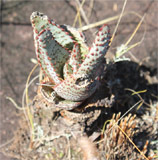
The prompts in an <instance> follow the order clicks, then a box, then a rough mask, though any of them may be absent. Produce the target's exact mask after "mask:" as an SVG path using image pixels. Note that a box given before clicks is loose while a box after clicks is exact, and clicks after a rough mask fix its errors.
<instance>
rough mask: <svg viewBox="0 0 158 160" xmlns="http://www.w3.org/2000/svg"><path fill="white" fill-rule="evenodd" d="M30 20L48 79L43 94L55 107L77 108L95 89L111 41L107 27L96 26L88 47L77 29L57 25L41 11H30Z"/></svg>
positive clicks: (36, 46)
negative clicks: (93, 39)
mask: <svg viewBox="0 0 158 160" xmlns="http://www.w3.org/2000/svg"><path fill="white" fill-rule="evenodd" d="M31 23H32V27H33V33H34V42H35V49H36V55H37V59H38V62H39V64H40V66H41V69H42V70H43V73H44V75H45V77H47V79H48V80H47V81H46V80H44V82H43V83H45V85H44V86H43V87H42V88H41V93H42V95H43V96H44V97H45V98H46V99H47V100H48V101H49V102H50V103H53V105H54V106H55V107H59V108H62V109H67V110H70V109H73V108H75V107H77V106H78V105H80V104H81V103H82V102H83V101H84V100H85V99H87V98H88V97H90V96H91V95H92V94H93V93H94V92H95V91H96V89H97V88H98V85H99V77H100V76H101V74H102V71H103V60H104V56H105V54H106V52H107V50H108V48H109V43H110V31H109V27H108V26H107V25H103V26H102V27H101V28H100V29H99V31H98V33H97V35H96V38H95V41H94V43H93V44H92V47H91V48H90V49H89V47H88V46H87V45H86V43H85V39H84V36H83V34H82V33H81V32H79V31H78V30H77V29H76V28H73V27H70V26H68V25H58V24H56V23H55V22H54V21H53V20H50V19H49V18H48V17H47V16H46V15H44V14H43V13H40V12H33V13H32V15H31ZM50 85H51V86H50ZM45 86H47V87H45ZM46 88H47V89H46Z"/></svg>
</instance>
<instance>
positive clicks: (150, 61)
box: [0, 0, 158, 160]
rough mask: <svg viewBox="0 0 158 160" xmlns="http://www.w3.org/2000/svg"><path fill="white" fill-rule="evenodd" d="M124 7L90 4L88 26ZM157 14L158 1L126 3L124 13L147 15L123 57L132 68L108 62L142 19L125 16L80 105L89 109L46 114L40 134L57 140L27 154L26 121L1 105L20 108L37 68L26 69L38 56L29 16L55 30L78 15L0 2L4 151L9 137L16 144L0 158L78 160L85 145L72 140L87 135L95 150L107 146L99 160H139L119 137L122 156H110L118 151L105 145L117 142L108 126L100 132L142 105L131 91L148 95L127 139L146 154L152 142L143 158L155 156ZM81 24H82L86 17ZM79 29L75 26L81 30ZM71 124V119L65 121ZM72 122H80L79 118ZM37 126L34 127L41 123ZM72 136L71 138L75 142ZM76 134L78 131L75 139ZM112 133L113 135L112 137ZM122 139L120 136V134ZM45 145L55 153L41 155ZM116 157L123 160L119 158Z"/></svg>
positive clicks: (69, 8) (68, 7)
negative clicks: (95, 83) (97, 80)
mask: <svg viewBox="0 0 158 160" xmlns="http://www.w3.org/2000/svg"><path fill="white" fill-rule="evenodd" d="M90 2H91V1H86V3H85V5H84V7H83V9H84V10H85V12H86V13H87V15H88V13H89V12H90ZM61 6H62V7H61ZM122 6H123V1H119V2H117V1H94V4H93V9H92V12H91V16H90V17H89V18H88V20H89V22H90V23H94V22H97V21H99V20H103V19H105V18H108V17H112V16H115V15H118V14H119V13H120V12H121V9H122ZM157 8H158V2H157V1H148V0H145V1H144V0H141V1H134V2H131V1H130V2H127V6H126V8H125V11H134V12H136V13H139V14H140V15H144V13H146V16H145V23H143V25H142V26H141V27H140V29H139V30H138V32H137V34H136V36H135V37H134V39H133V40H132V42H131V44H134V43H136V42H138V41H140V40H141V38H142V37H143V34H144V31H145V27H146V34H145V37H144V40H143V41H142V43H141V44H140V45H139V46H137V47H135V48H133V49H132V50H131V52H130V53H127V54H126V57H127V58H130V59H131V61H127V60H126V61H120V62H117V63H115V64H114V63H109V61H112V58H113V57H114V54H115V52H116V47H118V46H120V45H121V44H123V43H125V42H126V41H127V40H128V38H129V37H130V35H131V33H132V32H133V31H134V29H135V27H136V26H137V24H138V23H139V21H140V19H139V18H137V17H136V16H134V15H128V16H126V17H124V18H123V19H122V20H121V23H120V25H119V28H118V31H117V34H116V37H115V38H114V41H113V42H112V45H111V47H110V50H109V51H108V55H107V64H108V65H107V68H106V69H105V72H104V73H103V76H102V80H101V86H100V88H99V89H98V91H97V92H96V93H95V94H94V95H93V96H92V97H91V98H90V99H88V100H87V101H86V102H85V103H84V104H83V105H84V106H87V109H84V110H83V111H82V113H80V112H79V113H78V112H77V111H74V112H66V111H62V112H55V113H56V114H54V111H53V112H51V114H50V115H49V114H48V113H44V115H45V114H46V115H49V116H50V119H47V120H48V121H45V120H44V119H42V121H40V123H42V126H43V127H44V128H43V129H44V131H45V132H48V133H49V134H53V136H52V137H57V138H55V140H51V141H50V143H49V141H47V142H46V143H44V142H42V143H39V144H36V146H35V147H33V150H31V151H30V150H29V149H30V133H29V127H28V126H27V123H26V121H25V120H24V118H23V117H24V115H23V114H22V112H21V111H19V110H18V109H16V108H15V107H14V105H13V104H12V103H11V102H10V101H9V100H7V99H6V97H12V99H14V100H15V102H16V103H17V104H18V105H19V106H21V105H22V104H21V99H22V93H23V90H24V88H25V82H26V79H27V76H28V74H29V72H30V71H31V69H32V68H33V66H34V64H33V63H32V62H31V58H36V57H35V53H34V45H33V44H34V43H33V34H32V28H31V25H30V21H29V17H30V15H31V13H32V12H33V11H36V10H38V11H40V12H43V13H45V14H47V15H48V16H49V17H50V18H53V19H54V20H55V21H56V22H57V23H59V24H69V25H72V24H73V21H74V19H75V16H76V2H75V1H60V2H58V1H53V2H51V1H47V2H40V3H39V2H37V1H29V2H27V1H15V2H11V1H2V11H1V13H2V19H1V20H2V22H1V23H2V32H1V36H2V39H1V46H2V49H1V50H2V52H1V53H2V55H1V71H2V72H1V92H0V94H1V116H0V121H1V125H0V130H1V144H5V143H6V142H10V140H12V139H13V137H14V136H15V137H14V140H13V141H14V143H12V142H13V141H11V142H10V143H9V145H6V146H4V147H2V148H3V149H6V148H9V147H10V148H11V149H10V151H9V152H6V153H7V154H6V155H4V154H2V153H0V154H1V155H0V157H1V159H3V160H11V159H12V160H13V159H14V158H10V157H8V156H9V155H12V157H14V156H15V155H17V157H16V156H15V157H16V158H19V157H20V159H27V160H29V159H33V157H34V159H40V158H41V159H43V158H45V159H46V158H47V157H48V158H47V159H52V158H54V159H68V158H70V157H69V156H70V154H71V158H72V159H82V156H86V155H85V154H84V152H81V151H82V150H83V148H84V145H82V143H81V142H78V140H77V139H78V138H79V137H81V139H82V137H83V136H85V134H86V135H87V136H88V137H89V138H90V140H92V141H93V140H95V143H96V142H99V140H102V139H104V140H105V142H106V143H105V142H104V143H99V144H98V145H97V149H98V150H99V151H98V152H99V153H100V156H101V158H102V159H105V158H107V157H108V156H109V155H108V154H103V153H107V152H109V153H110V155H111V157H110V158H111V159H121V158H122V159H124V158H125V157H126V158H127V157H128V158H129V157H130V159H132V158H133V159H135V158H136V159H138V158H142V155H140V153H138V152H137V151H135V150H134V147H133V145H131V144H130V143H129V141H128V140H127V139H126V137H124V143H123V144H124V146H123V147H122V148H121V149H120V151H121V152H122V153H125V154H124V155H120V152H118V150H117V149H116V150H113V148H115V147H116V148H117V147H118V146H119V145H120V144H119V143H118V141H117V142H116V143H115V145H114V144H113V145H112V146H111V145H110V144H109V143H107V142H109V140H111V141H113V142H114V141H115V138H114V136H109V139H108V138H107V137H106V132H107V130H108V129H109V128H110V127H108V126H106V129H107V130H106V131H105V133H104V135H102V134H101V129H102V127H103V125H104V122H106V121H107V120H109V119H112V116H113V114H114V113H115V114H118V113H119V112H121V115H123V114H124V113H125V112H126V111H127V110H128V109H130V108H131V107H132V106H133V105H135V104H136V103H137V102H138V101H139V100H140V97H138V95H131V94H132V92H131V90H129V89H132V90H134V91H144V90H147V91H144V92H143V93H141V94H140V95H141V98H142V99H143V102H144V103H143V105H142V106H141V107H140V109H137V107H135V108H134V109H132V110H131V111H130V113H131V114H132V115H134V114H136V118H135V120H134V122H135V124H136V127H133V131H131V134H129V136H130V138H131V139H132V140H133V141H134V143H135V144H136V145H137V146H138V147H139V148H140V149H141V150H142V149H143V148H144V146H145V144H146V141H149V144H148V145H147V149H145V148H144V150H143V151H144V153H145V154H146V156H148V157H150V156H151V155H153V153H154V152H153V151H154V150H158V144H157V143H154V142H155V141H156V140H157V139H158V133H157V130H158V119H157V117H158V107H157V98H156V96H157V91H158V90H157V89H158V77H157V64H158V63H157V50H158V48H157V47H158V41H157V35H158V22H157V21H156V10H157ZM70 15H71V16H70ZM82 24H83V25H85V22H84V19H83V18H82ZM108 24H109V26H110V28H111V33H112V32H113V30H114V27H115V26H116V21H112V22H109V23H108ZM77 25H78V26H79V24H77ZM92 31H96V29H92ZM85 34H86V37H87V41H88V42H89V43H91V42H93V35H92V33H91V32H89V31H88V32H86V33H85ZM131 55H132V56H131ZM38 73H39V69H38V70H36V71H35V73H34V74H33V76H35V75H38ZM36 91H37V85H36V83H34V84H33V85H31V87H30V89H29V95H30V99H31V100H33V99H34V96H35V95H36ZM37 102H38V101H37ZM30 104H31V105H32V106H33V107H34V108H35V106H37V103H35V99H34V101H33V102H30ZM82 107H83V106H82ZM34 112H35V113H36V114H37V113H38V114H39V112H43V109H41V108H40V109H37V110H36V109H35V111H34ZM76 112H77V113H76ZM36 114H35V115H36ZM85 115H86V116H85ZM52 117H54V120H53V122H54V123H52V122H51V120H52ZM70 117H75V118H72V119H69V118H70ZM76 117H80V119H78V118H76ZM19 119H20V120H19ZM113 119H116V118H113ZM127 119H128V118H127ZM129 119H130V118H129ZM123 120H124V119H123ZM36 121H37V124H38V123H39V117H38V118H37V119H36ZM85 122H87V123H85ZM48 124H49V125H48ZM50 124H51V125H50ZM59 124H60V125H59ZM57 126H58V127H57ZM129 126H130V125H129ZM61 128H62V130H61ZM81 128H82V129H81ZM17 129H18V130H17ZM52 130H53V131H56V133H55V134H54V133H52ZM128 130H129V128H128V127H127V129H126V131H128ZM72 131H73V135H75V136H72ZM78 131H80V132H79V133H78ZM61 132H62V133H61ZM109 132H110V131H109ZM48 133H46V134H48ZM64 133H66V134H64ZM110 133H111V134H112V132H110ZM119 134H120V133H118V135H119ZM59 135H60V136H59ZM58 136H59V137H58ZM76 137H77V138H76ZM103 137H104V138H103ZM85 141H88V142H86V144H89V143H90V145H89V146H92V150H93V144H92V143H91V141H89V140H88V138H87V139H86V140H85ZM11 144H12V145H11ZM41 144H42V145H41ZM43 144H47V145H43ZM59 144H60V145H59ZM104 144H105V145H104ZM48 146H49V147H50V146H53V147H54V148H51V149H52V150H51V153H52V154H51V155H50V153H49V152H48V153H45V152H41V151H45V150H48ZM103 146H104V147H103ZM37 148H38V149H37ZM94 148H95V146H94ZM95 149H96V148H95ZM127 150H128V152H127ZM70 151H71V153H70ZM39 153H41V154H39ZM42 153H45V154H42ZM7 155H8V156H7ZM118 155H120V156H122V157H118ZM18 156H19V157H18ZM43 156H44V157H43ZM51 156H53V157H51ZM104 156H106V157H104ZM132 156H133V157H132ZM37 157H38V158H37ZM50 157H51V158H50ZM142 159H143V158H142Z"/></svg>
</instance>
